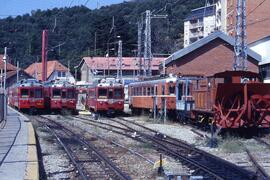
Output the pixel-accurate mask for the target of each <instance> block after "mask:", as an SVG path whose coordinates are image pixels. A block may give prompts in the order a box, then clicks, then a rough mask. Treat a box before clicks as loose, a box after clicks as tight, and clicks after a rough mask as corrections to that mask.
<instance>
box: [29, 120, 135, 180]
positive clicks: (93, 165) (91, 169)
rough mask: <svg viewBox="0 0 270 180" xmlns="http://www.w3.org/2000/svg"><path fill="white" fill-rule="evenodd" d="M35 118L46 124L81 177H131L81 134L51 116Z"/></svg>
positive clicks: (124, 178) (125, 179) (125, 178)
mask: <svg viewBox="0 0 270 180" xmlns="http://www.w3.org/2000/svg"><path fill="white" fill-rule="evenodd" d="M33 119H35V120H36V121H38V122H39V123H41V124H42V125H43V126H45V127H46V128H47V129H48V130H49V131H50V132H51V134H52V135H53V136H54V137H55V138H56V139H57V141H58V143H59V144H60V145H61V146H62V147H63V149H64V150H65V152H66V153H67V155H68V157H69V159H70V161H71V162H72V164H73V165H74V167H75V168H76V169H77V171H78V174H79V176H80V179H84V180H86V179H102V180H103V179H105V180H106V179H117V180H118V179H119V180H130V179H131V178H130V177H129V176H128V175H127V174H125V173H124V172H122V171H121V170H120V169H119V168H118V167H117V166H116V165H115V164H114V163H113V162H112V161H111V160H110V159H109V158H108V157H107V156H106V155H105V154H104V153H102V151H101V150H99V149H97V148H96V147H95V146H94V145H93V144H92V143H90V142H89V141H87V140H85V139H84V138H83V137H82V136H81V135H80V134H77V133H75V132H73V131H72V130H71V129H68V128H67V127H65V126H63V125H61V124H60V123H58V122H56V121H54V120H52V119H50V118H45V117H41V116H37V117H33ZM41 119H42V120H41Z"/></svg>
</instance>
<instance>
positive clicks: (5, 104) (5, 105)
mask: <svg viewBox="0 0 270 180" xmlns="http://www.w3.org/2000/svg"><path fill="white" fill-rule="evenodd" d="M3 60H4V120H7V89H6V88H7V87H6V86H7V85H6V83H7V82H6V81H7V47H5V53H4V57H3Z"/></svg>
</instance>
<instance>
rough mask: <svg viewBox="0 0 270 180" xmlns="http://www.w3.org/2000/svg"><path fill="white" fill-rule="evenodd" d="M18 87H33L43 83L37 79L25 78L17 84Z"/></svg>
mask: <svg viewBox="0 0 270 180" xmlns="http://www.w3.org/2000/svg"><path fill="white" fill-rule="evenodd" d="M16 86H17V87H32V86H41V87H42V83H41V82H40V81H38V80H36V79H23V80H21V81H20V82H18V83H17V84H16Z"/></svg>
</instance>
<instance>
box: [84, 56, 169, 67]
mask: <svg viewBox="0 0 270 180" xmlns="http://www.w3.org/2000/svg"><path fill="white" fill-rule="evenodd" d="M142 59H143V58H142ZM83 60H84V61H85V63H86V64H87V66H88V67H89V68H93V69H98V70H99V69H110V70H117V61H118V59H117V57H110V58H107V57H84V58H83ZM164 60H165V58H153V61H152V70H159V65H160V63H161V62H163V61H164ZM134 69H135V70H138V69H139V67H138V65H136V60H135V58H134V57H123V66H122V70H134Z"/></svg>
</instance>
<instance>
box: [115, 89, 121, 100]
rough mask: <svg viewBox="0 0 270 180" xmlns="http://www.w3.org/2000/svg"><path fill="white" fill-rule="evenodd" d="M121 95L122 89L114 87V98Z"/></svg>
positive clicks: (119, 97)
mask: <svg viewBox="0 0 270 180" xmlns="http://www.w3.org/2000/svg"><path fill="white" fill-rule="evenodd" d="M121 97H122V89H115V90H114V98H115V99H121Z"/></svg>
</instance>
